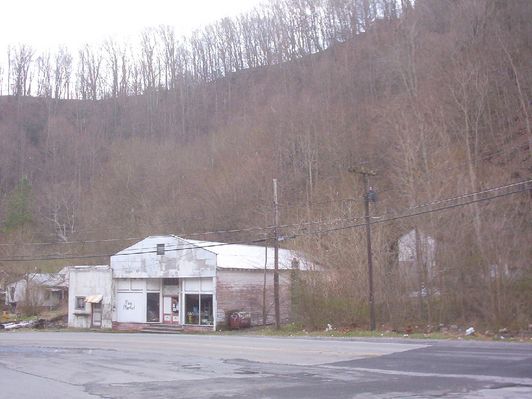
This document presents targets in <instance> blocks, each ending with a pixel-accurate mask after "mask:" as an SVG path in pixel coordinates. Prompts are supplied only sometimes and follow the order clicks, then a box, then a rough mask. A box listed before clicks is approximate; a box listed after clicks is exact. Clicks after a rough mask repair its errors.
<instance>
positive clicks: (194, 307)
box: [185, 294, 199, 324]
mask: <svg viewBox="0 0 532 399" xmlns="http://www.w3.org/2000/svg"><path fill="white" fill-rule="evenodd" d="M198 322H199V295H197V294H186V295H185V323H186V324H199V323H198Z"/></svg>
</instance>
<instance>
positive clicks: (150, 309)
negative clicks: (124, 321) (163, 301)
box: [146, 292, 159, 323]
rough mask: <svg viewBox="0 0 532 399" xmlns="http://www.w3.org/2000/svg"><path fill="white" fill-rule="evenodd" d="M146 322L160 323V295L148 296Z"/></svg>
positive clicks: (149, 294)
mask: <svg viewBox="0 0 532 399" xmlns="http://www.w3.org/2000/svg"><path fill="white" fill-rule="evenodd" d="M146 321H147V322H148V323H158V322H159V293H158V292H148V293H147V294H146Z"/></svg>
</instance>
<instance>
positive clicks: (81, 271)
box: [68, 266, 114, 328]
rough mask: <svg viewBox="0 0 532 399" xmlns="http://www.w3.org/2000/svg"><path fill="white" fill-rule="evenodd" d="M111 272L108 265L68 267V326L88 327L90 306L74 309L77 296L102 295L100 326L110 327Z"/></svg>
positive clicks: (112, 299)
mask: <svg viewBox="0 0 532 399" xmlns="http://www.w3.org/2000/svg"><path fill="white" fill-rule="evenodd" d="M112 281H113V279H112V272H111V269H110V268H109V266H75V267H72V268H71V269H70V282H69V294H68V326H69V327H75V328H90V326H91V306H92V304H90V303H87V304H85V310H84V311H80V310H76V297H77V296H84V297H87V296H90V295H102V297H103V299H102V328H111V327H112V321H111V320H112V309H113V301H114V298H113V288H112V285H113V284H112Z"/></svg>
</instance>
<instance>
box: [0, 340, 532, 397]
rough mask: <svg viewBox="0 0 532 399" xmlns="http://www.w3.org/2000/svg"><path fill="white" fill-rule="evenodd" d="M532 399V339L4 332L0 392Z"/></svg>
mask: <svg viewBox="0 0 532 399" xmlns="http://www.w3.org/2000/svg"><path fill="white" fill-rule="evenodd" d="M366 397H373V398H386V399H389V398H433V397H437V398H512V399H513V398H532V344H518V343H484V342H477V341H410V340H383V339H373V340H371V339H366V340H363V339H357V340H343V339H336V340H335V339H306V338H267V337H246V336H213V335H150V334H105V333H77V332H9V333H7V332H6V333H1V334H0V398H13V399H25V398H43V399H47V398H61V399H64V398H69V399H90V398H92V399H95V398H112V399H116V398H127V399H136V398H143V399H144V398H150V399H158V398H198V399H200V398H302V399H303V398H305V399H307V398H340V399H341V398H366Z"/></svg>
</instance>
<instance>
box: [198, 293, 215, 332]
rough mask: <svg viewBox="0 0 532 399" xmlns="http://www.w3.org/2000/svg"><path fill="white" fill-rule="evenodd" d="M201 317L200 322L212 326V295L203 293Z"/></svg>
mask: <svg viewBox="0 0 532 399" xmlns="http://www.w3.org/2000/svg"><path fill="white" fill-rule="evenodd" d="M200 303H201V317H200V324H203V325H207V326H211V325H212V322H213V317H212V295H210V294H207V295H205V294H202V295H201V300H200Z"/></svg>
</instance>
